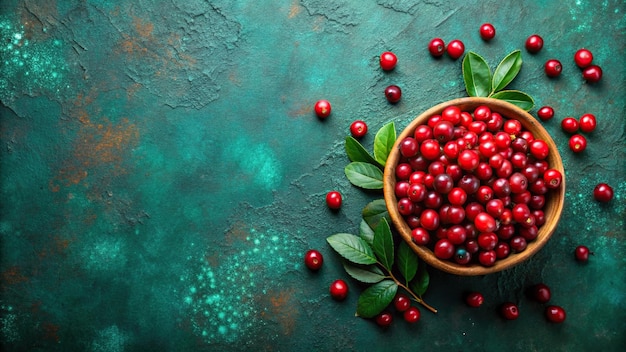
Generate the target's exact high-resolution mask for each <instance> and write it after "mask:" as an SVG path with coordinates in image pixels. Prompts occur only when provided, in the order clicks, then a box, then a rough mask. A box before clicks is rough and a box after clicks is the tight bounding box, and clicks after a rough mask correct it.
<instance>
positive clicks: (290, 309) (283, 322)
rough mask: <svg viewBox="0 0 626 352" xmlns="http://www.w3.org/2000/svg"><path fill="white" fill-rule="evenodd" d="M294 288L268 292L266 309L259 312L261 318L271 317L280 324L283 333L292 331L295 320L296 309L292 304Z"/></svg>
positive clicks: (287, 333)
mask: <svg viewBox="0 0 626 352" xmlns="http://www.w3.org/2000/svg"><path fill="white" fill-rule="evenodd" d="M293 295H294V290H293V289H288V290H282V291H278V292H275V291H271V292H268V294H267V296H264V297H269V304H268V310H267V311H264V312H262V313H261V316H262V317H263V319H271V320H274V321H276V322H278V323H279V324H280V326H281V327H282V330H283V333H284V334H286V335H290V334H291V333H292V332H293V329H294V327H295V323H296V320H297V316H296V312H297V311H298V309H297V308H296V307H294V306H293V304H294V303H293Z"/></svg>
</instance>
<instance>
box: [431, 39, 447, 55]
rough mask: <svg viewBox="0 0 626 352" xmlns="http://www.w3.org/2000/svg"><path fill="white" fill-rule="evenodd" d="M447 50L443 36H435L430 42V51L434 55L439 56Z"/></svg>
mask: <svg viewBox="0 0 626 352" xmlns="http://www.w3.org/2000/svg"><path fill="white" fill-rule="evenodd" d="M445 50H446V44H445V43H444V42H443V40H442V39H441V38H434V39H433V40H431V41H430V43H428V51H429V52H430V54H431V55H432V56H434V57H439V56H441V55H443V53H444V51H445Z"/></svg>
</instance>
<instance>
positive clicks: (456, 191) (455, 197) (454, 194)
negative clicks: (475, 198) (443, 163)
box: [444, 174, 467, 205]
mask: <svg viewBox="0 0 626 352" xmlns="http://www.w3.org/2000/svg"><path fill="white" fill-rule="evenodd" d="M444 175H445V174H444ZM466 201H467V192H465V191H464V190H463V188H461V187H454V188H452V189H451V190H450V192H448V202H449V203H450V204H452V205H463V204H465V202H466Z"/></svg>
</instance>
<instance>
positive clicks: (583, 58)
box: [574, 49, 593, 68]
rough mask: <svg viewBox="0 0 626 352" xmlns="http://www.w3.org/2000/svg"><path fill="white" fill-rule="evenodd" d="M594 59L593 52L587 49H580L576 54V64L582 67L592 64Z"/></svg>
mask: <svg viewBox="0 0 626 352" xmlns="http://www.w3.org/2000/svg"><path fill="white" fill-rule="evenodd" d="M592 61H593V54H592V53H591V51H589V50H587V49H578V51H576V53H575V54H574V62H575V63H576V66H578V67H580V68H585V67H588V66H589V65H591V62H592Z"/></svg>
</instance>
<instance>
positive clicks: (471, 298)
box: [465, 292, 485, 308]
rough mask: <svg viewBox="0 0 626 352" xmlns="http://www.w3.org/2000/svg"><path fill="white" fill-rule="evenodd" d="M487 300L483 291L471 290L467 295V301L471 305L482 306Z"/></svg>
mask: <svg viewBox="0 0 626 352" xmlns="http://www.w3.org/2000/svg"><path fill="white" fill-rule="evenodd" d="M484 301H485V298H484V297H483V295H482V293H480V292H470V293H468V294H467V295H466V296H465V303H467V305H468V306H470V307H474V308H477V307H480V306H481V305H482V304H483V303H484Z"/></svg>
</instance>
